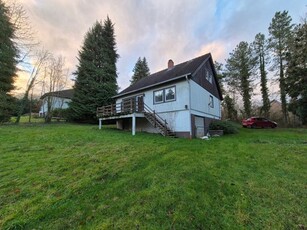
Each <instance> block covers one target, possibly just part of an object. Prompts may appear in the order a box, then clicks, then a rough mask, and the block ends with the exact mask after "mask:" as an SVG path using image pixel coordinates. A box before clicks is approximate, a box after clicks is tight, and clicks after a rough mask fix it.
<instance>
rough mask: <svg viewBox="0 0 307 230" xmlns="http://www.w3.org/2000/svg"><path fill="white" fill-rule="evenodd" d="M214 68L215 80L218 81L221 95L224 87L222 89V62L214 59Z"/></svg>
mask: <svg viewBox="0 0 307 230" xmlns="http://www.w3.org/2000/svg"><path fill="white" fill-rule="evenodd" d="M214 68H215V70H216V76H217V80H218V82H219V86H220V90H221V93H222V95H223V94H225V89H224V80H225V74H224V73H223V64H222V63H219V62H217V61H215V62H214Z"/></svg>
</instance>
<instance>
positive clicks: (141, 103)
mask: <svg viewBox="0 0 307 230" xmlns="http://www.w3.org/2000/svg"><path fill="white" fill-rule="evenodd" d="M136 101H137V105H136V112H144V98H143V96H137V97H136Z"/></svg>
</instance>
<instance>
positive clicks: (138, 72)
mask: <svg viewBox="0 0 307 230" xmlns="http://www.w3.org/2000/svg"><path fill="white" fill-rule="evenodd" d="M149 75H150V72H149V67H148V63H147V60H146V58H145V57H144V58H143V59H141V57H139V59H138V60H137V62H136V64H135V66H134V68H133V76H132V79H131V80H130V82H131V85H133V84H134V83H135V82H137V81H138V80H140V79H142V78H144V77H147V76H149Z"/></svg>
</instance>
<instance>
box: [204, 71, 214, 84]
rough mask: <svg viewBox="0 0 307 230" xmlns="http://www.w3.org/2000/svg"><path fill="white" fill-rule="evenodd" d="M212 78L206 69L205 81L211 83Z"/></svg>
mask: <svg viewBox="0 0 307 230" xmlns="http://www.w3.org/2000/svg"><path fill="white" fill-rule="evenodd" d="M212 78H213V76H212V72H211V70H208V69H206V79H207V81H209V82H210V83H212Z"/></svg>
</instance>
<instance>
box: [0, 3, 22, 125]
mask: <svg viewBox="0 0 307 230" xmlns="http://www.w3.org/2000/svg"><path fill="white" fill-rule="evenodd" d="M14 34H15V29H14V26H13V25H12V23H11V22H10V18H9V16H8V9H7V7H6V6H5V5H4V3H3V2H2V1H1V0H0V123H1V122H4V121H8V120H9V119H10V116H11V113H12V110H13V109H14V108H13V107H12V101H13V97H12V96H11V95H10V91H11V90H13V89H14V85H13V84H14V77H15V76H16V64H17V61H16V58H17V56H18V55H17V48H16V44H15V43H14V41H13V39H14Z"/></svg>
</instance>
